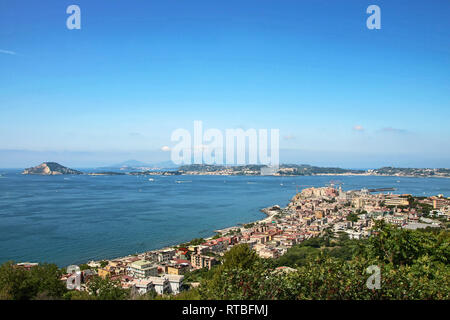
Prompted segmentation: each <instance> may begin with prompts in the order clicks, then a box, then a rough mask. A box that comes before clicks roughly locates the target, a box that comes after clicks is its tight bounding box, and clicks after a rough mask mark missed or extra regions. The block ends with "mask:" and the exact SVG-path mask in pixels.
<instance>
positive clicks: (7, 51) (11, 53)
mask: <svg viewBox="0 0 450 320" xmlns="http://www.w3.org/2000/svg"><path fill="white" fill-rule="evenodd" d="M0 53H4V54H10V55H13V56H14V55H16V53H15V52H14V51H10V50H3V49H0Z"/></svg>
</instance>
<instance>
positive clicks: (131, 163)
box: [110, 160, 150, 168]
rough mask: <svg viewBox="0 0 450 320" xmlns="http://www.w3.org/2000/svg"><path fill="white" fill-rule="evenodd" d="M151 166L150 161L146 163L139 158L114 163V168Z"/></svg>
mask: <svg viewBox="0 0 450 320" xmlns="http://www.w3.org/2000/svg"><path fill="white" fill-rule="evenodd" d="M148 166H150V165H149V164H148V163H144V162H142V161H138V160H127V161H124V162H121V163H118V164H113V165H112V166H110V167H112V168H123V167H132V168H136V167H148Z"/></svg>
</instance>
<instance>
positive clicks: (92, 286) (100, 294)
mask: <svg viewBox="0 0 450 320" xmlns="http://www.w3.org/2000/svg"><path fill="white" fill-rule="evenodd" d="M87 288H88V292H89V294H91V295H92V296H94V297H95V298H96V299H98V300H125V299H128V298H130V290H128V289H123V288H122V287H121V286H120V282H119V281H118V280H111V279H110V278H109V277H106V278H104V279H103V278H101V277H99V276H94V277H93V278H91V280H89V282H88V285H87Z"/></svg>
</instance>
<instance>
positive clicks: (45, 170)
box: [22, 162, 83, 176]
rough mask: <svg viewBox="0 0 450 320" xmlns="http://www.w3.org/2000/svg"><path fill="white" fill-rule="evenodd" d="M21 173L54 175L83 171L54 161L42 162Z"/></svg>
mask: <svg viewBox="0 0 450 320" xmlns="http://www.w3.org/2000/svg"><path fill="white" fill-rule="evenodd" d="M22 174H36V175H45V176H54V175H60V174H83V172H81V171H77V170H74V169H70V168H67V167H64V166H62V165H60V164H59V163H56V162H44V163H41V164H40V165H38V166H36V167H32V168H27V169H25V170H23V172H22Z"/></svg>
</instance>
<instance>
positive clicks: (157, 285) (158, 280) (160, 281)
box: [146, 277, 170, 294]
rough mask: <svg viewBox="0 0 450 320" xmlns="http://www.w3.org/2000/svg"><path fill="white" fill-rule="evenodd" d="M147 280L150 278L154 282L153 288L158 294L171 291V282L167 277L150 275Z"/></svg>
mask: <svg viewBox="0 0 450 320" xmlns="http://www.w3.org/2000/svg"><path fill="white" fill-rule="evenodd" d="M146 280H149V281H151V282H152V284H153V290H155V292H156V293H157V294H165V293H169V292H170V283H169V280H168V279H167V278H166V277H148V278H147V279H146Z"/></svg>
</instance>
